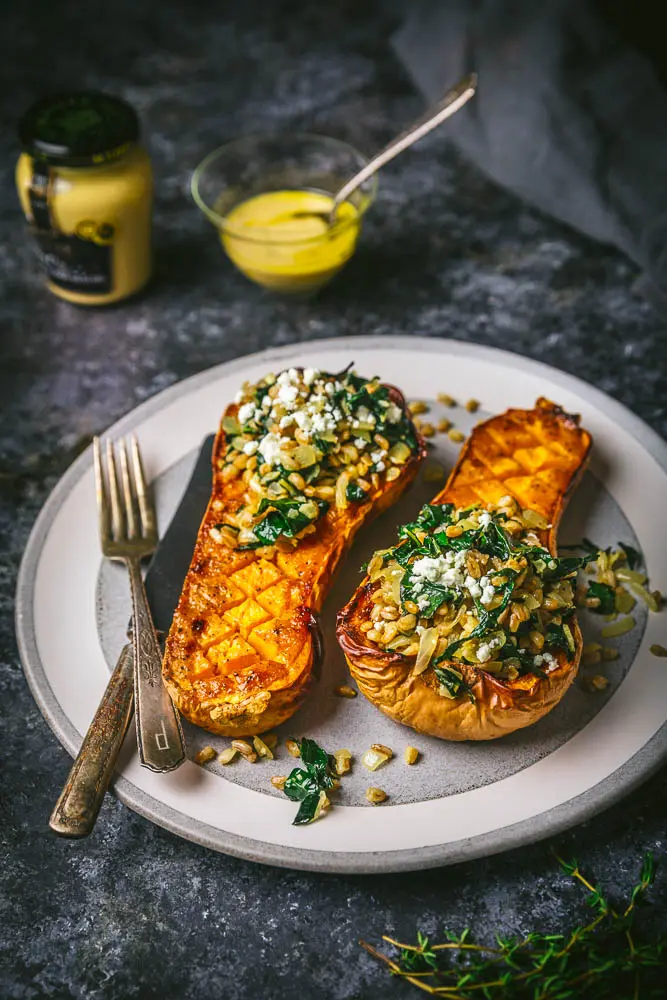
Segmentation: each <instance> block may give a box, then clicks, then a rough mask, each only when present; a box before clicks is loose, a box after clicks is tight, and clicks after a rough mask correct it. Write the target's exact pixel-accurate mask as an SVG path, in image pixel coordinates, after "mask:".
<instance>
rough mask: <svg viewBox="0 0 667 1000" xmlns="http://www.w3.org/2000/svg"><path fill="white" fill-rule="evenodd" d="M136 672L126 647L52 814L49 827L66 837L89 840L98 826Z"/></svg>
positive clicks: (129, 711)
mask: <svg viewBox="0 0 667 1000" xmlns="http://www.w3.org/2000/svg"><path fill="white" fill-rule="evenodd" d="M133 669H134V668H133V664H132V647H131V646H129V645H126V646H124V647H123V651H122V652H121V654H120V657H119V658H118V663H117V664H116V668H115V670H114V672H113V674H112V675H111V679H110V681H109V683H108V684H107V687H106V691H105V692H104V694H103V695H102V700H101V701H100V704H99V707H98V709H97V712H96V713H95V717H94V719H93V721H92V722H91V724H90V727H89V729H88V732H87V733H86V735H85V737H84V740H83V743H82V744H81V749H80V750H79V752H78V754H77V756H76V760H75V761H74V763H73V765H72V769H71V771H70V773H69V776H68V778H67V781H66V783H65V787H64V788H63V790H62V792H61V793H60V798H59V799H58V801H57V802H56V805H55V808H54V810H53V812H52V813H51V818H50V820H49V826H50V827H51V829H52V830H55V832H56V833H59V834H60V835H61V836H63V837H86V836H87V835H88V834H89V833H91V832H92V829H93V827H94V826H95V820H96V819H97V814H98V813H99V811H100V806H101V805H102V801H103V800H104V796H105V794H106V790H107V788H108V787H109V782H110V781H111V776H112V774H113V771H114V767H115V765H116V760H117V759H118V753H119V751H120V748H121V746H122V744H123V739H124V737H125V733H126V731H127V727H128V724H129V722H130V719H131V718H132V700H133V692H134V679H133Z"/></svg>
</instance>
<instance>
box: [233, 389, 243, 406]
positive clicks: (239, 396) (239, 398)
mask: <svg viewBox="0 0 667 1000" xmlns="http://www.w3.org/2000/svg"><path fill="white" fill-rule="evenodd" d="M244 398H245V392H244V391H243V389H239V391H238V392H237V393H236V395H235V396H234V402H235V403H236V404H237V405H238V404H239V403H242V402H243V400H244Z"/></svg>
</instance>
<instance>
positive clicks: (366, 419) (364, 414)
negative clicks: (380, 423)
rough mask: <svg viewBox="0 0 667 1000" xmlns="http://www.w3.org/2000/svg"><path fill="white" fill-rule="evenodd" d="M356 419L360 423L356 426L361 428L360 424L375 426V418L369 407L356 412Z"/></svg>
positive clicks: (361, 407) (363, 407)
mask: <svg viewBox="0 0 667 1000" xmlns="http://www.w3.org/2000/svg"><path fill="white" fill-rule="evenodd" d="M356 418H357V421H358V422H359V423H356V424H355V425H354V426H357V427H358V426H359V424H374V423H375V416H374V415H373V414H372V413H371V411H370V410H369V409H368V407H367V406H360V407H359V408H358V409H357V411H356Z"/></svg>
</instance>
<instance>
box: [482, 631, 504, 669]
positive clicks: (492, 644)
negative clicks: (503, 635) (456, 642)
mask: <svg viewBox="0 0 667 1000" xmlns="http://www.w3.org/2000/svg"><path fill="white" fill-rule="evenodd" d="M500 645H502V643H501V640H500V639H498V638H497V637H496V638H494V639H489V641H488V642H481V643H480V644H479V646H478V647H477V659H478V660H479V662H480V663H486V662H487V660H490V659H491V657H492V656H493V652H494V650H495V649H497V648H498V646H500Z"/></svg>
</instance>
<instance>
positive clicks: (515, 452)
mask: <svg viewBox="0 0 667 1000" xmlns="http://www.w3.org/2000/svg"><path fill="white" fill-rule="evenodd" d="M563 431H564V429H563V427H562V426H561V427H560V428H558V429H555V428H554V427H552V426H551V425H550V423H549V420H548V419H547V421H545V420H543V419H542V418H541V415H540V414H539V412H536V414H535V418H534V420H533V422H532V424H531V425H529V426H526V425H525V413H523V412H522V414H521V417H520V418H519V417H517V418H516V419H515V418H513V417H512V416H509V417H507V418H505V420H504V421H503V422H502V423H501V421H500V420H498V421H495V422H494V423H489V424H487V425H486V426H485V427H481V428H478V429H476V434H475V438H474V444H473V447H472V448H471V449H470V451H469V453H468V455H467V456H466V461H465V463H463V464H462V465H461V466H460V468H459V470H458V471H457V474H456V479H455V481H454V482H453V483H452V484H451V485H452V490H453V491H454V492H455V494H456V502H457V503H458V504H459V505H460V506H465V505H468V504H470V503H471V502H474V501H479V500H481V501H482V502H483V503H497V502H498V501H499V500H500V499H501V498H502V497H504V496H508V495H509V496H512V497H514V499H515V500H517V501H518V502H519V503H520V504H521V506H522V507H524V508H531V509H533V510H537V511H539V512H541V513H542V512H543V513H547V512H549V511H550V510H551V508H552V506H553V503H554V498H555V496H556V495H557V494H558V493H560V492H561V491H562V490H563V489H564V488H565V486H566V485H567V483H568V481H569V477H570V472H569V470H570V468H571V461H572V457H571V454H570V451H569V449H568V447H567V442H563V440H562V435H563ZM572 433H573V435H575V436H576V435H577V433H578V432H577V430H576V429H575V428H573V430H572ZM559 436H560V438H561V439H559ZM573 440H574V438H573ZM489 473H491V474H492V478H490V477H489Z"/></svg>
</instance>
